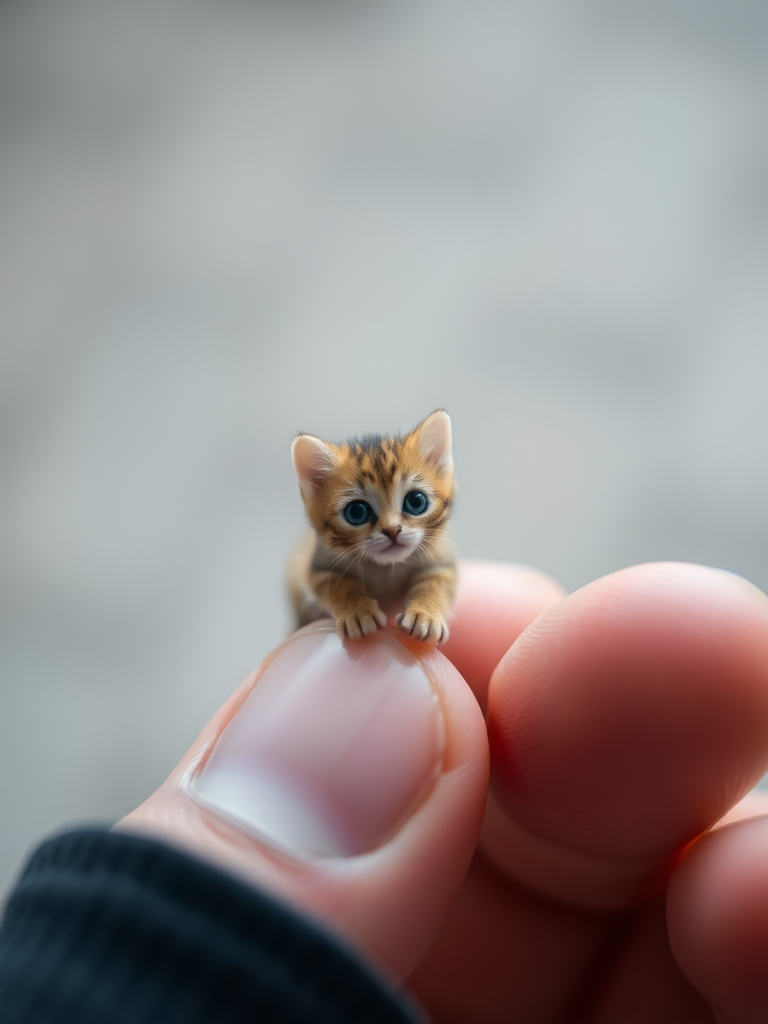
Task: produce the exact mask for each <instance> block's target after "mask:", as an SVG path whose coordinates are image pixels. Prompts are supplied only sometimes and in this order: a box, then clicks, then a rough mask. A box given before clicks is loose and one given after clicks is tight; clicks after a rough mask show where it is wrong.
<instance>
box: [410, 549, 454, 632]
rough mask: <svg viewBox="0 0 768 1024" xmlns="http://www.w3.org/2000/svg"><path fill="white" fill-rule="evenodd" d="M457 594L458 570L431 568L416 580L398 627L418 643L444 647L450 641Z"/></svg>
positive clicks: (451, 567)
mask: <svg viewBox="0 0 768 1024" xmlns="http://www.w3.org/2000/svg"><path fill="white" fill-rule="evenodd" d="M455 593H456V566H455V565H454V564H453V563H450V564H443V565H436V566H431V567H430V568H429V569H425V570H424V571H422V572H419V573H417V574H416V576H415V577H414V580H413V582H412V584H411V586H410V587H409V588H408V593H407V594H406V597H405V611H404V612H403V613H402V615H400V616H399V617H398V620H397V624H398V626H399V627H400V629H402V630H403V632H405V633H410V635H411V636H412V637H415V638H416V639H417V640H426V641H427V642H428V643H433V644H444V643H445V641H446V640H447V639H448V615H449V614H450V611H451V608H452V606H453V598H454V594H455Z"/></svg>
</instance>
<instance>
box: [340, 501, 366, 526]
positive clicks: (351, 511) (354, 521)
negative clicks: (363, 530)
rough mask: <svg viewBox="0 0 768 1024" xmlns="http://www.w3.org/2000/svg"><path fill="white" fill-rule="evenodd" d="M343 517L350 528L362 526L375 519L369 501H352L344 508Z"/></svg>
mask: <svg viewBox="0 0 768 1024" xmlns="http://www.w3.org/2000/svg"><path fill="white" fill-rule="evenodd" d="M343 515H344V518H345V519H346V520H347V522H348V523H349V525H350V526H362V525H363V523H367V522H368V520H369V519H373V509H372V508H371V506H370V505H369V504H368V502H367V501H350V503H349V504H348V505H345V506H344V509H343Z"/></svg>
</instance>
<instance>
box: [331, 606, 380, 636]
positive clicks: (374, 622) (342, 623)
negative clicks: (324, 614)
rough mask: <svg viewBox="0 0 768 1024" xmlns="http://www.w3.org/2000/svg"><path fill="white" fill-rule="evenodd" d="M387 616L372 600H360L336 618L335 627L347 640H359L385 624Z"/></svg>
mask: <svg viewBox="0 0 768 1024" xmlns="http://www.w3.org/2000/svg"><path fill="white" fill-rule="evenodd" d="M386 624H387V616H386V615H385V614H384V612H383V611H382V610H381V608H379V606H378V604H377V603H376V601H374V600H369V601H366V602H365V603H363V602H360V604H358V605H356V606H355V607H354V608H352V609H350V610H349V611H345V612H344V613H342V614H341V615H339V616H338V617H337V619H336V629H337V630H338V632H339V634H340V636H342V637H344V638H346V639H347V640H359V639H360V638H361V637H363V636H368V635H369V634H370V633H375V632H376V630H377V629H381V628H382V626H386Z"/></svg>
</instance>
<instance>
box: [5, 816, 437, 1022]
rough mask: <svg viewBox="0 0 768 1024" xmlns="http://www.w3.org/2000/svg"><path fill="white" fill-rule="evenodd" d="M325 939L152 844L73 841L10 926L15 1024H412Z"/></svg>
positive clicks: (283, 911) (9, 999)
mask: <svg viewBox="0 0 768 1024" xmlns="http://www.w3.org/2000/svg"><path fill="white" fill-rule="evenodd" d="M417 1019H419V1018H418V1017H417V1016H416V1014H415V1011H413V1010H412V1009H410V1008H408V1007H406V1004H405V1002H404V1001H403V1000H402V999H401V998H400V997H399V996H398V995H396V994H395V993H394V992H392V991H390V990H388V989H387V987H386V985H385V984H384V983H383V982H382V981H381V979H379V978H377V977H376V976H375V975H374V974H373V973H372V972H371V971H370V970H369V969H368V968H367V967H365V966H364V965H363V964H362V963H360V962H359V961H357V960H356V959H355V958H354V957H353V956H352V955H351V954H350V953H349V952H347V951H346V950H344V949H343V948H341V947H340V946H339V945H337V944H336V943H335V942H333V941H332V940H331V939H330V938H329V937H328V936H327V935H325V934H323V932H322V931H321V930H320V929H318V928H316V927H315V926H314V925H312V924H310V923H309V922H307V921H305V920H303V919H302V918H300V917H299V916H298V915H297V914H295V913H294V912H292V911H291V910H289V909H288V908H286V907H284V906H282V905H281V904H279V903H276V902H275V901H273V900H272V899H270V898H268V897H266V896H265V895H263V894H262V893H260V892H258V891H256V890H255V889H252V888H249V887H248V886H246V885H242V884H240V883H239V882H237V881H236V880H235V879H233V878H230V877H229V876H228V875H225V874H223V873H220V872H218V871H216V870H215V869H213V868H211V867H208V866H206V865H205V864H202V863H200V862H199V861H197V860H194V859H193V858H191V857H188V856H186V855H185V854H183V853H181V852H179V851H177V850H174V849H172V848H170V847H167V846H164V845H163V844H161V843H157V842H154V841H151V840H148V839H143V838H139V837H136V836H130V835H123V834H117V833H111V832H107V831H101V830H91V831H79V832H70V833H67V834H66V835H63V836H60V837H58V838H55V839H52V840H50V841H49V842H47V843H45V844H44V845H43V846H41V847H40V848H39V849H38V850H37V851H36V852H35V853H34V854H33V856H32V858H31V860H30V862H29V864H28V865H27V867H26V869H25V871H24V873H23V874H22V876H21V878H20V880H19V882H18V884H17V885H16V888H15V889H14V890H13V892H12V893H11V896H10V898H9V900H8V903H7V906H6V909H5V914H4V918H3V921H2V924H1V925H0V1021H2V1022H3V1024H106V1022H109V1024H156V1022H157V1024H160V1022H162V1024H196V1022H201V1024H202V1022H205V1024H241V1022H242V1024H245V1022H246V1021H247V1022H248V1024H256V1022H258V1024H262V1022H264V1024H266V1022H269V1024H304V1022H307V1024H310V1022H311V1024H352V1022H354V1024H358V1022H364V1024H369V1022H370V1024H413V1022H414V1021H416V1020H417Z"/></svg>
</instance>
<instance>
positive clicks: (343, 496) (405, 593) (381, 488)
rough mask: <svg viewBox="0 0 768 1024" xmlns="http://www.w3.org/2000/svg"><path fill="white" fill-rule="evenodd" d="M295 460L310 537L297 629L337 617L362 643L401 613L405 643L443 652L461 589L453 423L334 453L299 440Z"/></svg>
mask: <svg viewBox="0 0 768 1024" xmlns="http://www.w3.org/2000/svg"><path fill="white" fill-rule="evenodd" d="M292 451H293V461H294V466H295V468H296V475H297V477H298V480H299V488H300V491H301V495H302V498H303V500H304V507H305V509H306V513H307V518H308V519H309V523H310V526H311V527H312V533H311V534H310V535H308V537H306V538H305V539H304V540H303V541H302V543H301V544H300V545H299V547H298V548H297V549H296V551H295V553H294V556H293V559H292V561H291V566H290V570H289V576H288V585H289V592H290V595H291V601H292V604H293V607H294V611H295V614H296V621H297V624H298V625H304V624H305V623H307V622H312V621H313V620H314V619H317V618H322V617H325V616H331V617H332V618H333V619H334V620H335V622H336V627H337V629H338V630H339V632H340V633H341V635H342V636H344V637H347V638H352V639H355V638H358V637H361V636H364V635H365V634H367V633H373V632H375V631H376V630H377V629H379V628H381V626H383V625H385V624H386V621H387V617H386V616H387V613H388V612H393V611H399V613H400V614H399V615H398V617H397V623H398V625H399V626H400V628H401V629H402V630H404V631H405V632H406V633H409V634H411V635H412V636H414V637H416V638H417V639H419V640H427V641H430V642H432V643H443V642H444V641H445V640H446V639H447V638H448V622H447V619H448V616H449V614H450V610H451V606H452V603H453V596H454V590H455V585H456V562H455V556H454V553H453V548H452V545H451V544H450V542H449V541H448V540H447V538H446V537H445V528H446V525H447V523H448V518H449V516H450V512H451V507H452V504H453V496H454V477H453V459H452V455H451V423H450V419H449V418H448V415H447V413H445V412H443V411H442V410H438V411H437V412H433V413H432V414H431V415H430V416H428V417H427V418H426V419H425V420H424V421H423V422H421V423H420V424H419V425H418V426H417V427H415V428H414V430H412V431H411V432H410V433H409V434H406V435H405V436H404V437H384V438H382V437H364V438H362V439H361V440H353V441H350V442H348V443H346V444H332V443H330V442H329V441H323V440H321V439H320V438H317V437H314V436H312V435H311V434H300V435H299V436H298V437H297V438H296V440H295V441H294V442H293V449H292Z"/></svg>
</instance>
